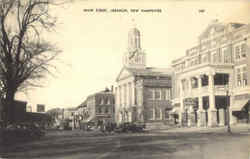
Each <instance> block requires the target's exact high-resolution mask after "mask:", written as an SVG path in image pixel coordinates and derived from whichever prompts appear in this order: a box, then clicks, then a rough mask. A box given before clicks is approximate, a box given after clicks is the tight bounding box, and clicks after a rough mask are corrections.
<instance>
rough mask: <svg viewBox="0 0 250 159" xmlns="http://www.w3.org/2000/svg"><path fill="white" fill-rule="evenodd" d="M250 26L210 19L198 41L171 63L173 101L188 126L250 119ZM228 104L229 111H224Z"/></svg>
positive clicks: (180, 119) (216, 124) (213, 124)
mask: <svg viewBox="0 0 250 159" xmlns="http://www.w3.org/2000/svg"><path fill="white" fill-rule="evenodd" d="M249 36H250V25H249V24H248V25H246V24H240V23H228V24H224V23H221V22H219V21H218V20H215V21H213V22H212V23H211V24H210V25H208V26H207V28H206V29H205V30H204V32H203V33H202V34H201V35H200V36H199V38H198V41H199V42H198V44H197V45H196V46H194V47H192V48H191V49H188V50H187V51H186V55H185V56H184V57H181V58H179V59H176V60H174V61H173V62H172V67H173V68H174V72H175V73H174V76H173V77H174V80H173V85H174V88H173V95H174V99H173V104H174V110H176V111H177V112H178V114H179V121H180V122H181V123H182V125H187V126H219V125H222V126H223V125H226V124H227V121H228V115H227V113H228V114H229V117H230V123H231V124H232V123H236V122H239V121H240V120H249V115H248V112H249V111H248V110H249V99H250V82H249V81H250V72H249V70H250V48H249V46H250V40H249V39H250V37H249ZM227 106H230V110H229V112H227V111H226V109H227Z"/></svg>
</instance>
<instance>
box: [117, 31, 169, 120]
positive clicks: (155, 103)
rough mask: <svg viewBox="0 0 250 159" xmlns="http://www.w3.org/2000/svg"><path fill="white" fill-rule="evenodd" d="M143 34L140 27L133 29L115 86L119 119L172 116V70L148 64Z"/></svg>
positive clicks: (156, 118)
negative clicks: (142, 40)
mask: <svg viewBox="0 0 250 159" xmlns="http://www.w3.org/2000/svg"><path fill="white" fill-rule="evenodd" d="M140 38H141V35H140V31H139V30H138V29H137V28H132V29H131V30H130V31H129V34H128V50H127V52H126V53H125V54H124V58H123V68H122V69H121V71H120V73H119V74H118V77H117V78H116V86H115V90H114V93H115V101H116V103H115V111H116V112H115V119H116V121H117V123H123V122H134V121H141V122H146V123H150V122H156V121H158V122H162V121H165V120H168V119H169V111H170V110H171V108H172V107H171V103H170V101H171V87H172V83H171V75H172V71H171V69H169V68H166V69H161V68H153V67H146V54H145V52H144V51H143V50H142V49H141V43H140V41H141V39H140Z"/></svg>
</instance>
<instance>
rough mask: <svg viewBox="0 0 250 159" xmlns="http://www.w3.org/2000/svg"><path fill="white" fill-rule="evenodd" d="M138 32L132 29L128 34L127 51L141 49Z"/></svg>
mask: <svg viewBox="0 0 250 159" xmlns="http://www.w3.org/2000/svg"><path fill="white" fill-rule="evenodd" d="M140 36H141V35H140V31H139V30H138V29H137V28H132V29H130V30H129V33H128V50H129V51H134V50H138V49H141V37H140Z"/></svg>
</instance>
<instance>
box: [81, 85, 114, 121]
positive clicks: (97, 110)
mask: <svg viewBox="0 0 250 159" xmlns="http://www.w3.org/2000/svg"><path fill="white" fill-rule="evenodd" d="M114 103H115V99H114V94H113V92H112V91H111V90H109V89H105V90H104V91H100V92H97V93H94V94H92V95H89V96H88V97H87V99H86V107H85V108H84V115H83V120H84V122H91V121H92V122H95V123H96V122H97V121H98V120H100V121H105V122H114V112H115V110H114Z"/></svg>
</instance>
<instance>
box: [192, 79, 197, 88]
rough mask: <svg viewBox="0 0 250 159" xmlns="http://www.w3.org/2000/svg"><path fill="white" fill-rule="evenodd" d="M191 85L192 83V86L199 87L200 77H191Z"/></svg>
mask: <svg viewBox="0 0 250 159" xmlns="http://www.w3.org/2000/svg"><path fill="white" fill-rule="evenodd" d="M191 85H192V88H198V79H197V78H195V77H193V78H192V79H191Z"/></svg>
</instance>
